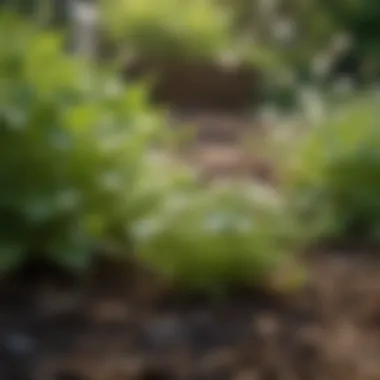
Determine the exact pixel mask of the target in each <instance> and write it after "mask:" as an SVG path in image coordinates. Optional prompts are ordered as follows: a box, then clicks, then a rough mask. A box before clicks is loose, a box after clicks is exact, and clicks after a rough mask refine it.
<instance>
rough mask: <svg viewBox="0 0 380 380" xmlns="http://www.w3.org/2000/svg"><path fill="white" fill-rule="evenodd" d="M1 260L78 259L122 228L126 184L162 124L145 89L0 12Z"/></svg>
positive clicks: (9, 263)
mask: <svg viewBox="0 0 380 380" xmlns="http://www.w3.org/2000/svg"><path fill="white" fill-rule="evenodd" d="M0 44H1V49H0V179H1V190H0V191H1V195H0V210H1V215H2V216H3V217H2V222H1V224H0V269H11V268H12V267H13V266H15V265H17V264H18V263H19V262H21V261H22V260H24V259H25V258H27V257H28V254H31V252H33V254H43V255H45V257H47V258H49V259H52V260H54V261H56V262H58V263H59V264H62V265H65V266H68V267H69V268H78V269H79V268H83V267H85V266H86V265H87V264H88V262H89V260H90V258H91V255H92V253H93V252H94V245H95V244H98V243H99V242H101V241H103V240H105V241H107V242H108V243H111V242H113V241H114V240H115V241H118V242H120V243H121V242H122V241H123V240H120V239H121V238H122V237H124V235H125V231H124V230H125V223H126V218H127V212H128V210H129V208H130V205H129V203H130V199H131V197H130V193H131V191H132V189H133V187H134V186H135V184H136V183H137V181H138V178H139V175H140V167H141V165H143V159H144V156H145V154H146V152H147V150H148V148H149V146H150V142H152V141H153V139H154V138H155V136H158V132H159V130H160V118H159V116H158V115H157V114H155V113H153V111H152V110H151V109H149V108H148V107H147V104H146V102H145V95H144V94H145V91H144V89H143V88H142V87H141V86H140V87H138V86H134V87H131V86H129V87H128V88H127V91H125V89H124V87H123V86H122V85H121V83H120V82H119V81H118V79H117V77H116V76H114V75H111V74H109V73H107V72H103V71H102V70H101V69H97V68H95V67H91V66H90V65H89V64H88V63H85V62H81V61H79V60H77V59H74V58H70V57H68V56H66V55H65V54H64V52H63V48H62V41H61V40H60V38H59V37H58V36H57V35H55V34H52V33H47V32H40V31H38V29H36V28H35V27H34V26H33V25H30V24H28V23H25V22H24V21H22V20H20V19H18V18H17V17H16V16H14V15H10V14H7V15H5V14H2V15H1V18H0Z"/></svg>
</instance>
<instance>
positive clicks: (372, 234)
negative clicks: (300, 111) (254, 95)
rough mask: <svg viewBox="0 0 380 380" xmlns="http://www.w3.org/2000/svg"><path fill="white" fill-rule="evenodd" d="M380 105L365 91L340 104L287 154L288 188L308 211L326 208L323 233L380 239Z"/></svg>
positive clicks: (319, 210)
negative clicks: (361, 96) (359, 96)
mask: <svg viewBox="0 0 380 380" xmlns="http://www.w3.org/2000/svg"><path fill="white" fill-rule="evenodd" d="M379 105H380V103H379V99H378V97H373V96H363V98H361V99H356V100H354V101H350V102H349V104H346V105H344V106H342V107H339V110H338V111H337V110H335V111H334V112H333V113H332V114H331V115H329V116H328V117H327V119H326V121H325V122H324V123H322V124H321V125H319V126H318V127H315V128H312V129H310V130H309V131H308V132H307V133H306V134H305V135H304V136H303V138H302V139H301V140H300V142H299V145H298V147H297V148H296V149H293V151H292V153H291V154H289V156H288V160H287V164H286V166H287V180H288V185H289V188H290V189H291V190H292V192H293V195H294V196H295V197H297V198H298V200H299V201H300V200H302V202H304V203H303V205H302V207H301V209H300V210H303V212H304V213H305V215H306V210H308V215H313V217H315V216H316V215H319V216H321V210H323V213H324V217H323V219H322V220H324V222H325V223H326V224H325V225H324V227H325V228H324V229H323V235H324V236H326V235H327V236H329V237H334V236H335V237H339V236H341V237H342V236H351V237H352V236H356V237H361V238H367V239H375V240H379V239H380V202H379V193H380V181H379V178H380V154H379V152H380V128H379V125H378V120H379V119H378V114H379ZM327 221H328V223H327Z"/></svg>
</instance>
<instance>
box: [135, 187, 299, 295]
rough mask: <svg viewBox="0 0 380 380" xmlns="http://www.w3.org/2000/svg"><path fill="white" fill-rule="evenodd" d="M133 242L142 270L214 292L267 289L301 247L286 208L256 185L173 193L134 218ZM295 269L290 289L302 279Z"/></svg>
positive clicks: (271, 192) (295, 227) (293, 223)
mask: <svg viewBox="0 0 380 380" xmlns="http://www.w3.org/2000/svg"><path fill="white" fill-rule="evenodd" d="M133 236H134V241H135V242H136V243H135V244H136V246H135V248H136V255H137V258H138V259H139V260H140V261H141V262H143V263H144V265H145V266H149V267H151V268H152V269H154V270H156V271H158V272H159V273H161V274H164V275H165V276H166V278H167V279H171V280H173V281H179V282H180V283H181V284H182V285H185V286H190V287H191V288H198V289H203V290H207V291H215V292H218V291H223V290H225V289H226V287H228V286H229V285H231V284H244V285H248V286H252V285H263V284H266V285H268V284H269V283H270V280H271V276H272V275H273V273H274V272H275V271H276V270H277V269H278V268H279V267H282V265H284V263H288V262H289V261H290V260H292V259H294V257H295V256H294V252H295V251H296V250H297V248H298V247H299V244H301V240H300V236H299V226H298V225H297V222H296V220H293V219H292V214H291V213H288V210H287V205H286V201H285V200H284V199H283V198H282V197H281V196H280V195H279V194H278V193H277V192H275V191H274V190H273V189H271V188H267V187H265V186H261V185H259V184H242V185H239V184H236V183H235V184H234V183H230V184H228V185H225V186H220V185H214V186H212V187H211V188H206V189H203V190H200V189H198V190H196V191H191V190H187V191H178V192H177V194H176V195H175V194H171V196H170V197H168V198H167V199H166V201H165V202H163V203H161V205H160V207H158V208H157V209H156V210H152V212H151V213H150V214H147V215H146V216H145V217H144V218H140V219H139V220H138V219H137V220H136V222H135V228H134V234H133ZM294 269H295V270H294V272H293V273H292V275H291V276H290V277H289V278H288V279H287V280H290V282H291V281H293V282H294V281H295V280H296V279H297V278H298V277H297V276H298V275H299V273H300V272H299V270H300V267H298V268H297V267H294ZM297 271H298V272H297ZM298 284H299V283H298ZM287 285H290V283H288V284H285V283H283V284H282V287H283V289H282V290H284V289H285V288H286V286H287ZM293 285H294V283H293Z"/></svg>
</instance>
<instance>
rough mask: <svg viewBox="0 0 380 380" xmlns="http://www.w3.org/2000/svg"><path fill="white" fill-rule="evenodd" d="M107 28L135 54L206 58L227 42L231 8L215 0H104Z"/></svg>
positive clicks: (103, 8)
mask: <svg viewBox="0 0 380 380" xmlns="http://www.w3.org/2000/svg"><path fill="white" fill-rule="evenodd" d="M101 4H102V8H101V9H102V14H103V15H104V21H105V26H106V30H108V31H109V33H110V35H111V36H113V37H115V38H116V40H117V41H120V42H121V43H122V44H123V47H124V48H129V49H131V50H133V51H135V52H137V54H142V55H143V56H153V57H156V58H157V57H159V58H162V57H165V58H166V57H169V58H170V57H181V58H186V57H195V58H204V57H206V58H208V57H210V56H211V57H213V56H214V55H215V54H218V53H219V52H220V51H221V50H223V49H225V48H226V47H227V46H228V45H229V42H230V35H231V25H232V18H231V12H229V11H228V10H227V9H226V8H223V7H221V6H220V5H218V4H217V3H216V1H214V0H206V1H205V0H185V1H183V0H161V1H160V2H159V3H157V2H154V1H152V0H114V1H111V0H104V1H103V2H102V3H101Z"/></svg>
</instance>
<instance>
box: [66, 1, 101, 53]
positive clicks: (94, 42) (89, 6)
mask: <svg viewBox="0 0 380 380" xmlns="http://www.w3.org/2000/svg"><path fill="white" fill-rule="evenodd" d="M68 7H69V10H68V13H69V18H70V20H69V21H70V24H71V28H70V31H71V35H72V36H71V38H72V46H71V48H72V49H73V51H74V54H79V55H82V56H84V57H86V58H89V59H92V58H95V56H96V54H97V50H98V32H97V31H98V25H99V9H98V7H97V5H96V4H95V3H94V2H90V1H85V0H70V1H69V2H68Z"/></svg>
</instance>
